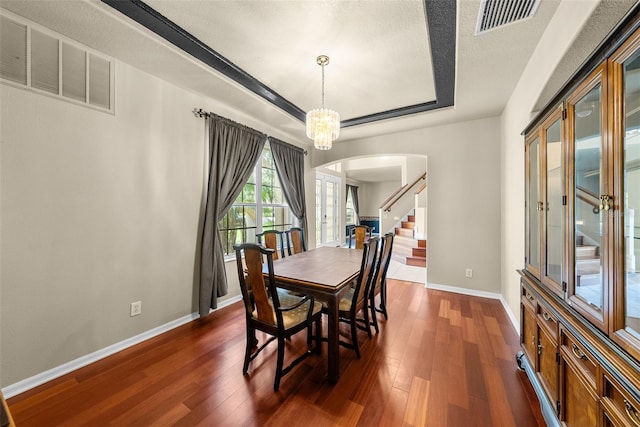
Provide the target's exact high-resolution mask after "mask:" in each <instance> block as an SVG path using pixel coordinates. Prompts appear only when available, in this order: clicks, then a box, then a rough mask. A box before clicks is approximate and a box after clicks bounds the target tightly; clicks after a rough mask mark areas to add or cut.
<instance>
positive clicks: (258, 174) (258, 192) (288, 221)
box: [218, 141, 294, 261]
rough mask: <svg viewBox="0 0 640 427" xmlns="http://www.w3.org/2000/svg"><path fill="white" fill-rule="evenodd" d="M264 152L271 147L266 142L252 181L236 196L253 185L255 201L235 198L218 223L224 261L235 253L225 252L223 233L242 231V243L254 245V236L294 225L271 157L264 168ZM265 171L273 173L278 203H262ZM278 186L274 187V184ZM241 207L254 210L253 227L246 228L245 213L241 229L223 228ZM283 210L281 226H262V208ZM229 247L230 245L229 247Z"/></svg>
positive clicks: (227, 238) (284, 229) (282, 229)
mask: <svg viewBox="0 0 640 427" xmlns="http://www.w3.org/2000/svg"><path fill="white" fill-rule="evenodd" d="M265 151H271V146H270V145H269V142H268V141H267V142H266V143H265V146H264V148H263V149H262V153H261V154H260V160H259V161H258V163H256V165H255V167H254V169H253V173H252V175H251V176H252V177H253V181H252V179H251V178H249V180H248V181H247V182H246V183H245V184H244V186H243V191H242V192H241V193H240V194H239V195H238V198H241V197H242V195H243V192H244V189H245V188H246V186H247V185H254V186H255V189H254V196H255V199H254V201H252V202H246V201H240V202H238V198H236V201H235V202H234V203H233V205H232V206H231V208H230V209H229V212H227V214H226V215H225V216H224V218H222V219H221V220H220V222H219V223H218V232H219V233H220V237H221V239H222V246H223V249H224V250H225V253H224V257H225V261H228V260H232V259H235V252H233V250H232V251H231V252H226V250H227V245H228V244H229V242H230V240H229V237H228V234H227V235H226V236H224V233H229V232H231V231H238V230H243V231H241V233H242V236H243V237H242V241H244V242H251V243H256V242H257V238H256V237H255V235H256V234H259V233H262V232H263V231H265V230H279V231H286V230H288V229H289V228H291V227H292V226H293V225H294V224H293V214H292V213H291V208H290V207H289V204H288V203H287V201H286V199H285V197H284V192H282V183H281V182H280V179H279V178H278V174H277V172H276V168H275V163H274V162H273V156H272V155H270V162H269V164H268V165H267V166H266V167H265ZM264 169H267V170H272V171H273V178H272V184H274V185H271V187H272V188H279V189H280V191H281V197H282V201H281V202H280V203H274V202H273V199H272V202H271V203H269V202H264V201H263V197H262V196H263V187H266V186H268V185H264V184H263V182H264V176H263V170H264ZM276 183H277V184H278V185H275V184H276ZM239 207H242V208H243V210H244V209H246V208H253V209H255V225H254V226H247V221H246V217H245V215H246V211H245V212H243V227H241V228H237V227H236V228H228V225H227V228H223V226H222V223H223V222H224V221H225V220H226V219H227V218H228V216H229V213H230V212H231V211H232V210H233V209H234V208H239ZM270 207H271V208H284V209H285V212H284V216H283V218H284V219H283V222H282V223H281V224H279V223H274V224H272V225H267V226H265V224H264V216H263V210H264V208H270ZM247 230H255V232H254V233H253V235H250V234H249V233H247ZM230 246H231V245H230Z"/></svg>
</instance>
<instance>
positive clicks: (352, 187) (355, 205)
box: [347, 184, 360, 225]
mask: <svg viewBox="0 0 640 427" xmlns="http://www.w3.org/2000/svg"><path fill="white" fill-rule="evenodd" d="M347 191H350V192H351V201H352V202H353V211H354V212H355V214H356V218H355V219H356V225H360V203H359V201H358V187H356V186H355V185H349V184H347Z"/></svg>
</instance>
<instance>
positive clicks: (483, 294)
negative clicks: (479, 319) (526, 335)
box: [424, 283, 520, 334]
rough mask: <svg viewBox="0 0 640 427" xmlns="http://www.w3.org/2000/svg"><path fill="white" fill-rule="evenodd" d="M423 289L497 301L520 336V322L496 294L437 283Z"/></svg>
mask: <svg viewBox="0 0 640 427" xmlns="http://www.w3.org/2000/svg"><path fill="white" fill-rule="evenodd" d="M424 287H425V288H427V289H436V290H438V291H445V292H455V293H457V294H464V295H471V296H474V297H481V298H491V299H497V300H499V301H500V303H501V304H502V307H503V308H504V311H506V312H507V317H509V320H510V321H511V325H512V326H513V329H515V331H516V333H518V334H520V322H519V321H518V319H517V318H516V316H515V315H514V314H513V311H512V310H511V307H509V304H507V301H506V300H505V299H504V296H503V295H502V294H499V293H496V292H487V291H478V290H475V289H467V288H458V287H456V286H448V285H439V284H437V283H427V284H426V285H425V286H424Z"/></svg>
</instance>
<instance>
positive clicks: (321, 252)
mask: <svg viewBox="0 0 640 427" xmlns="http://www.w3.org/2000/svg"><path fill="white" fill-rule="evenodd" d="M361 263H362V250H358V249H348V248H336V247H329V246H323V247H319V248H317V249H312V250H309V251H306V252H302V253H299V254H296V255H292V256H288V257H285V258H281V259H277V260H274V261H273V270H274V276H275V278H276V280H277V281H280V282H282V281H286V282H290V283H300V284H304V285H306V286H311V287H315V288H319V289H324V290H327V291H336V290H338V289H340V288H342V287H344V286H345V285H347V284H349V283H351V282H352V281H353V280H354V279H355V278H357V277H358V274H360V266H361ZM265 268H266V265H265Z"/></svg>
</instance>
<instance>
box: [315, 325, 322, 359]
mask: <svg viewBox="0 0 640 427" xmlns="http://www.w3.org/2000/svg"><path fill="white" fill-rule="evenodd" d="M316 354H317V355H318V356H320V355H321V354H322V317H319V318H318V320H316Z"/></svg>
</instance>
